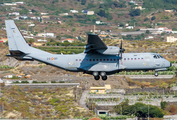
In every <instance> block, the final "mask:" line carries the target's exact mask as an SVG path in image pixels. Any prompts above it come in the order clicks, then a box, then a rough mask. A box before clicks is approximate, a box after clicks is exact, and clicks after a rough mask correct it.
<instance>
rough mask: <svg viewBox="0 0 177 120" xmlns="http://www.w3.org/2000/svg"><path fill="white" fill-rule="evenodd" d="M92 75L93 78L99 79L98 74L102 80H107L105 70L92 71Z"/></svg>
mask: <svg viewBox="0 0 177 120" xmlns="http://www.w3.org/2000/svg"><path fill="white" fill-rule="evenodd" d="M93 76H94V79H95V80H99V79H100V76H101V78H102V80H107V75H106V72H100V73H98V72H93Z"/></svg>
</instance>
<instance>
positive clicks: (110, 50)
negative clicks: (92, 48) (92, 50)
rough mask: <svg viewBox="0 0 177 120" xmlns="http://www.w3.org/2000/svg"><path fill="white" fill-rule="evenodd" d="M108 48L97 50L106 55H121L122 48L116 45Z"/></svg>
mask: <svg viewBox="0 0 177 120" xmlns="http://www.w3.org/2000/svg"><path fill="white" fill-rule="evenodd" d="M107 47H108V48H107V49H100V50H96V51H97V52H98V53H100V54H104V55H119V54H120V48H119V47H116V46H107Z"/></svg>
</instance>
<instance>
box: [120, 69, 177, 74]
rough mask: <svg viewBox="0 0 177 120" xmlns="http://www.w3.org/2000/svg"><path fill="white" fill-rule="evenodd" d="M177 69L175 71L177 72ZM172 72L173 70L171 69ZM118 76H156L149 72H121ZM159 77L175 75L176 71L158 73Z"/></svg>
mask: <svg viewBox="0 0 177 120" xmlns="http://www.w3.org/2000/svg"><path fill="white" fill-rule="evenodd" d="M176 69H177V68H176ZM176 69H175V70H176ZM169 70H171V69H169ZM117 74H118V75H154V72H150V71H147V72H142V71H140V72H133V71H131V72H125V71H123V72H120V73H117ZM158 74H159V75H175V71H161V72H158Z"/></svg>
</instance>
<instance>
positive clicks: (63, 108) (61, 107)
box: [0, 86, 93, 119]
mask: <svg viewBox="0 0 177 120" xmlns="http://www.w3.org/2000/svg"><path fill="white" fill-rule="evenodd" d="M1 89H2V92H3V96H2V97H1V99H0V105H3V108H4V112H3V113H2V114H1V117H3V118H9V119H22V118H23V119H51V118H53V119H73V118H83V117H93V114H92V113H90V112H88V111H86V110H84V109H82V108H80V107H79V105H78V103H76V102H75V97H74V94H73V92H72V91H73V90H74V88H45V89H41V88H40V89H38V88H28V87H25V88H20V87H19V86H12V87H9V88H5V87H4V88H1ZM72 94H73V95H72ZM12 111H15V112H13V113H14V114H15V116H14V117H12V116H11V117H8V116H7V115H8V114H10V112H12Z"/></svg>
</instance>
